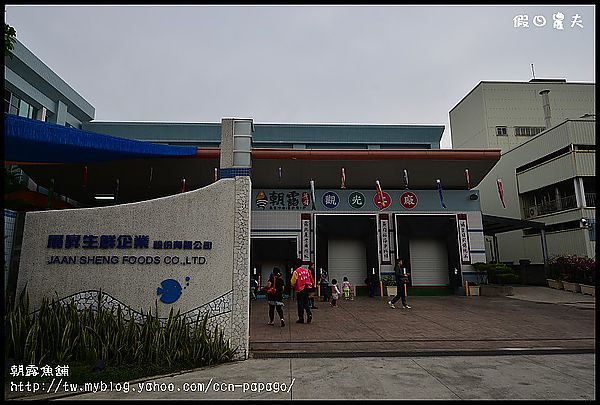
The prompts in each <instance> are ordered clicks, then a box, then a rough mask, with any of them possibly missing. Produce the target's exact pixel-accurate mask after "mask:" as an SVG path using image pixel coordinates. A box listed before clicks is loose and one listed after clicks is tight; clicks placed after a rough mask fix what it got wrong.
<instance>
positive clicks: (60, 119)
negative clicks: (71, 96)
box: [53, 100, 67, 125]
mask: <svg viewBox="0 0 600 405" xmlns="http://www.w3.org/2000/svg"><path fill="white" fill-rule="evenodd" d="M53 122H54V123H55V124H57V125H65V124H66V123H67V105H66V104H65V103H63V102H62V101H60V100H58V102H57V103H56V116H55V117H54V120H53Z"/></svg>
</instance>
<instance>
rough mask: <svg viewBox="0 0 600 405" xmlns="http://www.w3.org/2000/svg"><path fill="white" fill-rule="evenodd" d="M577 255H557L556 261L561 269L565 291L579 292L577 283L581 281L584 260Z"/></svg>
mask: <svg viewBox="0 0 600 405" xmlns="http://www.w3.org/2000/svg"><path fill="white" fill-rule="evenodd" d="M582 259H583V258H580V257H577V256H557V257H556V263H558V266H559V268H560V270H561V275H562V279H563V286H564V288H565V291H571V292H581V286H580V285H579V283H581V282H583V272H584V261H583V260H582Z"/></svg>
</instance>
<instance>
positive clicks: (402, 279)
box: [388, 259, 410, 309]
mask: <svg viewBox="0 0 600 405" xmlns="http://www.w3.org/2000/svg"><path fill="white" fill-rule="evenodd" d="M394 276H395V277H396V285H397V286H398V287H397V292H396V296H395V297H394V298H392V300H391V301H388V305H389V306H390V307H391V308H396V307H395V306H394V304H395V303H396V302H398V300H399V299H402V306H403V307H404V308H407V309H410V307H409V306H408V305H407V304H406V295H405V294H404V285H405V284H408V277H409V276H410V273H408V272H407V271H406V267H404V263H403V262H402V259H396V265H395V266H394Z"/></svg>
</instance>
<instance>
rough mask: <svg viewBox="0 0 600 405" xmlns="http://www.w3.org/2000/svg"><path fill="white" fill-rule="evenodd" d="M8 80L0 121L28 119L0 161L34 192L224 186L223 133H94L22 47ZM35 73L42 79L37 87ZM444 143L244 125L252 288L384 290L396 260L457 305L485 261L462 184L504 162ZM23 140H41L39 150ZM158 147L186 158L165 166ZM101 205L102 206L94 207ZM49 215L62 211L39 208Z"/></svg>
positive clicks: (473, 203)
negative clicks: (305, 266) (308, 278)
mask: <svg viewBox="0 0 600 405" xmlns="http://www.w3.org/2000/svg"><path fill="white" fill-rule="evenodd" d="M20 61H22V62H20ZM6 69H7V70H6V72H7V74H6V76H7V79H6V80H5V90H6V91H5V94H9V93H10V96H9V97H8V100H7V102H6V103H5V110H6V111H5V113H6V114H8V115H6V117H9V118H10V117H11V116H14V115H19V114H18V111H20V104H19V105H18V108H17V109H12V108H11V105H12V102H13V101H12V100H13V97H18V98H19V99H20V100H25V101H24V102H25V103H28V105H29V106H33V107H32V108H33V110H30V109H29V107H27V114H25V107H24V108H23V114H21V115H23V116H22V117H14V119H13V118H11V119H7V123H8V125H7V126H6V127H5V136H6V137H7V139H9V143H8V145H9V148H7V149H8V151H7V153H6V154H5V161H15V163H18V162H20V163H34V164H28V165H24V166H22V169H23V170H24V172H25V173H26V175H27V176H28V177H29V178H30V179H31V181H32V182H35V184H36V185H38V186H36V187H38V188H44V189H46V190H47V189H48V188H50V187H52V188H54V191H55V192H56V193H59V194H63V195H65V196H67V197H68V198H69V199H71V200H73V201H75V202H76V204H74V205H75V206H80V207H97V206H102V205H112V204H116V203H118V204H122V203H123V204H126V203H135V202H140V201H147V200H152V199H155V198H160V197H165V196H168V195H173V194H177V193H180V192H184V191H190V190H195V189H199V188H204V187H206V186H208V185H211V184H212V183H214V182H215V181H217V179H219V178H221V176H222V175H224V172H223V171H222V170H220V169H218V168H219V167H220V165H219V159H220V154H221V148H222V146H223V145H220V142H221V137H220V135H221V132H222V123H160V122H152V123H145V122H105V121H104V122H96V121H94V120H93V116H94V110H93V107H91V106H90V105H89V104H88V103H87V102H85V100H83V99H82V98H81V96H79V95H78V94H77V93H75V92H74V91H73V90H72V89H71V88H70V87H68V86H67V85H66V83H64V82H63V81H62V80H61V79H60V78H58V76H56V75H55V74H54V73H53V72H52V71H51V70H50V69H49V68H47V67H46V66H45V65H44V64H43V63H42V62H41V61H39V60H38V59H37V58H35V57H34V56H33V54H31V53H30V52H29V51H28V50H26V48H25V47H24V46H22V44H20V43H17V45H16V46H15V56H14V57H13V60H12V61H10V60H9V58H7V68H6ZM37 71H39V72H40V74H39V76H40V77H42V78H44V80H43V81H39V80H38V79H36V80H38V81H36V80H34V78H33V74H32V72H37ZM26 79H29V80H28V81H27V80H26ZM25 82H27V83H28V84H27V85H26V83H25ZM52 89H53V90H52ZM19 103H20V102H19ZM40 111H41V112H40ZM36 118H37V121H35V119H36ZM28 120H31V121H28ZM67 124H68V126H67ZM443 131H444V127H443V126H441V125H376V124H375V125H373V124H371V125H364V124H293V123H254V122H252V137H251V138H250V139H251V141H250V142H251V144H250V145H246V146H248V147H250V148H251V151H252V153H251V162H248V163H249V165H250V166H251V169H248V171H247V172H244V173H245V175H250V178H251V184H252V193H251V204H252V207H251V265H250V269H249V271H250V272H251V276H252V277H256V278H258V279H260V281H261V284H265V282H266V279H267V278H268V275H269V274H270V273H271V272H272V271H273V268H274V267H280V268H281V269H282V270H285V271H284V274H285V276H286V279H287V281H289V276H290V272H291V267H290V266H291V263H292V262H293V260H294V258H296V257H300V258H302V260H303V261H304V263H308V262H309V261H313V262H315V263H316V268H317V269H318V270H319V271H320V270H321V269H322V270H325V271H327V272H328V273H329V278H330V279H332V278H337V279H338V280H340V281H341V280H342V279H343V277H348V278H349V280H350V281H351V283H352V284H353V285H355V286H361V285H365V283H366V279H368V278H371V279H372V281H373V282H374V283H375V284H377V285H380V282H381V279H382V276H384V275H390V274H392V271H393V263H394V259H395V258H397V257H402V258H404V259H405V262H407V263H408V264H409V265H410V267H411V275H412V285H413V287H414V288H415V289H417V290H419V289H420V290H421V291H430V292H435V293H453V292H455V291H457V289H459V288H460V287H461V286H463V285H464V282H465V281H466V280H469V281H472V280H474V279H475V277H476V276H475V273H474V272H473V269H472V267H471V264H472V263H475V262H482V261H484V260H485V246H484V237H483V221H482V216H481V209H480V196H479V193H478V192H477V191H473V190H470V186H471V185H477V184H478V183H479V182H480V181H481V180H482V179H483V178H484V176H485V174H486V173H487V172H489V170H490V169H491V168H492V167H493V166H494V165H495V164H496V163H497V161H498V159H499V156H500V154H499V151H497V150H488V149H486V150H477V149H475V150H442V149H440V139H441V136H442V134H443ZM26 133H36V134H37V133H39V139H40V140H43V142H44V145H45V148H44V149H43V150H41V149H40V148H39V143H36V142H37V141H36V140H35V139H31V138H27V139H26V137H25V136H24V135H26ZM55 138H61V139H63V140H64V141H65V142H56V139H55ZM160 144H163V145H160ZM160 147H162V148H165V149H169V151H170V152H173V151H174V150H175V149H177V148H180V149H181V150H182V151H183V152H182V153H181V154H179V153H176V152H174V153H172V154H162V152H160V151H158V149H160ZM146 149H152V150H153V152H152V153H150V152H149V151H146ZM190 150H191V151H192V152H191V154H190V153H189V152H190ZM235 150H236V148H235V147H234V151H235ZM155 152H156V153H155ZM15 156H18V158H16V157H15ZM17 161H18V162H17ZM55 163H61V164H59V165H57V164H55ZM466 173H470V177H469V176H467V177H465V174H466ZM469 183H470V184H469ZM376 184H379V185H380V189H376ZM107 196H113V198H112V201H110V202H102V201H101V200H99V199H98V198H99V197H107ZM117 196H118V199H117ZM5 198H6V196H5ZM49 200H51V198H50V199H49ZM48 208H50V209H56V208H62V207H56V206H51V207H40V208H39V209H48ZM199 214H201V213H199ZM317 276H318V274H317Z"/></svg>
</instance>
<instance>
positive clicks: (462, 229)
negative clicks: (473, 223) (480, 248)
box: [456, 214, 471, 264]
mask: <svg viewBox="0 0 600 405" xmlns="http://www.w3.org/2000/svg"><path fill="white" fill-rule="evenodd" d="M456 217H457V220H458V243H459V245H460V246H459V247H460V260H461V263H462V264H471V249H470V245H469V226H468V224H467V214H458V215H457V216H456Z"/></svg>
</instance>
